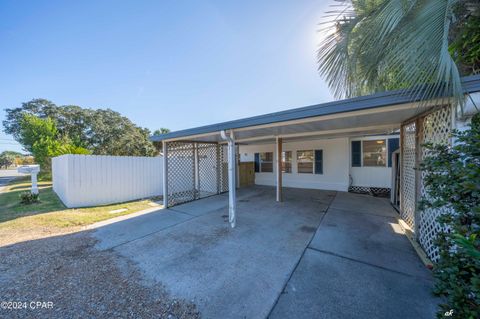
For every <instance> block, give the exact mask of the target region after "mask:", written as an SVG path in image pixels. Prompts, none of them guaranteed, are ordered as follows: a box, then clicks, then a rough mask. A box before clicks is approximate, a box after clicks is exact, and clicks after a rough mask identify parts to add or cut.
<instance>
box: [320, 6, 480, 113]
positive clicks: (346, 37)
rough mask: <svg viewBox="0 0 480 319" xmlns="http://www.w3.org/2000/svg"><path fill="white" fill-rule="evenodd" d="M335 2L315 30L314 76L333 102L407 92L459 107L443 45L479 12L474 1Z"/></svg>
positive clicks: (455, 71)
mask: <svg viewBox="0 0 480 319" xmlns="http://www.w3.org/2000/svg"><path fill="white" fill-rule="evenodd" d="M337 1H338V4H337V5H335V8H334V9H333V10H332V11H330V12H328V17H329V20H328V21H327V22H325V23H324V24H325V25H326V26H325V27H324V28H323V29H322V30H321V31H323V32H326V34H327V36H326V37H325V38H324V40H323V41H322V42H321V43H320V46H319V50H318V56H317V57H318V62H319V72H320V74H321V75H322V76H323V77H325V78H326V80H327V83H328V85H329V86H330V88H331V89H332V91H333V93H334V95H335V96H336V97H337V98H343V97H353V96H358V95H364V94H370V93H374V92H378V91H385V90H390V89H402V88H405V89H406V88H413V89H412V90H409V91H408V92H409V94H411V96H412V98H413V99H420V100H429V99H432V98H437V97H453V98H454V99H455V101H456V102H458V103H459V104H460V105H463V101H464V97H463V92H462V86H461V79H460V77H461V75H460V72H459V68H458V67H457V64H456V63H455V60H454V57H452V55H451V52H450V51H449V45H451V43H452V30H457V32H458V29H459V28H458V27H459V26H460V27H462V25H460V24H461V23H465V20H467V19H468V18H469V17H471V16H476V15H477V14H479V13H480V2H479V1H478V0H351V1H348V0H337ZM459 17H460V18H461V19H459ZM452 25H453V27H452ZM476 30H480V24H479V25H478V28H477V29H476ZM477 33H478V36H480V32H478V31H477ZM478 42H480V41H478V39H477V40H476V43H478ZM475 54H477V56H476V57H479V56H480V49H478V53H475ZM477 61H478V62H479V63H480V59H477Z"/></svg>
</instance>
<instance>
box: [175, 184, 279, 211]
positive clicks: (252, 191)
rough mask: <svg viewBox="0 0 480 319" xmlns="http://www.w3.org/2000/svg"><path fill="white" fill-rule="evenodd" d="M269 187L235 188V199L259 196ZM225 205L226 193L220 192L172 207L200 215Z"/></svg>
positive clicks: (226, 201)
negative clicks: (216, 194)
mask: <svg viewBox="0 0 480 319" xmlns="http://www.w3.org/2000/svg"><path fill="white" fill-rule="evenodd" d="M269 188H271V187H269ZM269 188H266V187H262V186H255V187H248V188H240V189H238V190H237V201H240V202H241V201H242V200H243V199H245V198H248V197H252V196H259V195H261V194H263V193H264V192H266V191H268V189H269ZM225 207H228V193H223V194H220V196H210V197H206V198H202V199H199V200H196V201H193V202H189V203H185V204H181V205H177V206H174V207H173V208H172V209H173V210H175V211H179V212H183V213H187V214H190V215H194V216H201V215H204V214H208V213H210V212H212V211H214V210H217V209H220V208H225Z"/></svg>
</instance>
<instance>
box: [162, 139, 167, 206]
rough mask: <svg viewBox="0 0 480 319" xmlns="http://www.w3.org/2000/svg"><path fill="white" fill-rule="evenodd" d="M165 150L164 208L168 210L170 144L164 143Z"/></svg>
mask: <svg viewBox="0 0 480 319" xmlns="http://www.w3.org/2000/svg"><path fill="white" fill-rule="evenodd" d="M162 148H163V207H165V208H168V143H167V142H165V141H162Z"/></svg>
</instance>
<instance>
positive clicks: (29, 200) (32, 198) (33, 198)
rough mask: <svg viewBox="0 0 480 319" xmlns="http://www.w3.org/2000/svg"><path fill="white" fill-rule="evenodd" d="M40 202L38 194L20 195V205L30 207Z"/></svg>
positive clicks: (25, 193)
mask: <svg viewBox="0 0 480 319" xmlns="http://www.w3.org/2000/svg"><path fill="white" fill-rule="evenodd" d="M38 202H40V198H39V196H38V194H33V193H32V192H23V193H21V194H20V203H21V204H24V205H30V204H34V203H38Z"/></svg>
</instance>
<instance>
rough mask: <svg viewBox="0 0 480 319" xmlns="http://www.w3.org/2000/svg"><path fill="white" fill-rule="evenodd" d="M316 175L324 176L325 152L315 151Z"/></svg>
mask: <svg viewBox="0 0 480 319" xmlns="http://www.w3.org/2000/svg"><path fill="white" fill-rule="evenodd" d="M315 174H323V150H315Z"/></svg>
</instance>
